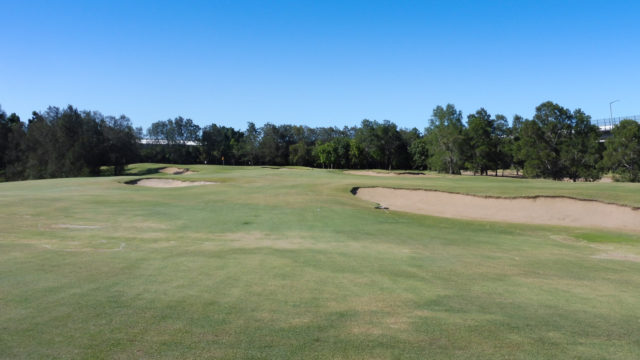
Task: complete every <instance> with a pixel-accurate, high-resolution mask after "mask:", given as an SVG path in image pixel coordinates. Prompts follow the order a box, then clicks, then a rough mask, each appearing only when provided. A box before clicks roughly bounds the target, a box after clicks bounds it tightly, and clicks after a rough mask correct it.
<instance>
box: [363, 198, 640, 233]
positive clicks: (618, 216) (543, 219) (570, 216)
mask: <svg viewBox="0 0 640 360" xmlns="http://www.w3.org/2000/svg"><path fill="white" fill-rule="evenodd" d="M354 193H355V195H356V196H357V197H359V198H361V199H363V200H368V201H372V202H375V203H378V204H380V205H381V206H382V207H388V208H389V209H391V210H398V211H406V212H411V213H416V214H425V215H433V216H443V217H450V218H459V219H472V220H488V221H499V222H512V223H527V224H546V225H563V226H578V227H591V228H607V229H617V230H633V231H640V210H637V209H632V208H630V207H626V206H622V205H614V204H605V203H601V202H598V201H589V200H576V199H570V198H563V197H536V198H511V199H508V198H495V197H481V196H473V195H461V194H451V193H446V192H440V191H428V190H403V189H388V188H360V189H354Z"/></svg>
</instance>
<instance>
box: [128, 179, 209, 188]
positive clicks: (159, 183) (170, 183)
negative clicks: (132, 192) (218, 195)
mask: <svg viewBox="0 0 640 360" xmlns="http://www.w3.org/2000/svg"><path fill="white" fill-rule="evenodd" d="M127 184H129V185H138V186H148V187H155V188H176V187H185V186H198V185H212V184H216V183H214V182H210V181H180V180H173V179H141V180H135V181H132V182H128V183H127Z"/></svg>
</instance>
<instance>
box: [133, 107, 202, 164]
mask: <svg viewBox="0 0 640 360" xmlns="http://www.w3.org/2000/svg"><path fill="white" fill-rule="evenodd" d="M200 130H201V129H200V126H199V125H197V124H195V123H194V122H193V120H191V119H185V118H183V117H182V116H178V117H177V118H175V119H168V120H166V121H156V122H154V123H152V124H151V126H150V127H149V128H148V129H147V138H149V139H150V140H152V141H154V142H155V144H151V145H147V146H145V147H144V149H143V154H144V157H145V158H146V159H147V160H150V161H154V162H169V163H177V164H192V163H195V162H198V161H199V159H200V157H201V155H200V147H199V146H197V145H194V144H197V143H199V142H200V140H201V137H200V132H201V131H200Z"/></svg>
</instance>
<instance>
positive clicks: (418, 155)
mask: <svg viewBox="0 0 640 360" xmlns="http://www.w3.org/2000/svg"><path fill="white" fill-rule="evenodd" d="M409 153H410V154H411V162H412V164H413V168H414V169H418V170H426V169H428V168H429V141H428V139H427V138H419V139H416V140H415V141H414V142H412V143H411V145H410V146H409Z"/></svg>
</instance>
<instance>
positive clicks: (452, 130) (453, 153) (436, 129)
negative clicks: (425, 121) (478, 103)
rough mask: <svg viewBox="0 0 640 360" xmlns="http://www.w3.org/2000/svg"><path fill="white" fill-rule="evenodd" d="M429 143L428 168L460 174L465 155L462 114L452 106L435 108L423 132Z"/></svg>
mask: <svg viewBox="0 0 640 360" xmlns="http://www.w3.org/2000/svg"><path fill="white" fill-rule="evenodd" d="M425 134H426V135H425V137H426V138H427V139H428V143H429V167H430V168H432V169H434V170H436V171H439V172H446V173H449V174H460V170H461V169H462V167H463V165H464V162H465V159H466V157H467V154H466V150H467V148H466V143H465V141H466V140H465V136H464V125H463V124H462V113H461V112H460V111H458V110H456V108H455V106H453V105H452V104H447V106H446V107H444V108H443V107H442V106H437V107H436V108H435V109H433V115H432V116H431V119H430V120H429V127H428V128H427V129H426V130H425Z"/></svg>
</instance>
